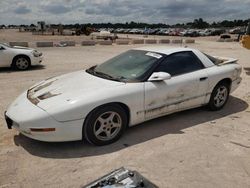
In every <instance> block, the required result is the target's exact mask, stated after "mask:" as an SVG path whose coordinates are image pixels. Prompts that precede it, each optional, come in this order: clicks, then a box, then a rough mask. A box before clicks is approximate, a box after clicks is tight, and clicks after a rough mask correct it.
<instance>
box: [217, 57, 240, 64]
mask: <svg viewBox="0 0 250 188" xmlns="http://www.w3.org/2000/svg"><path fill="white" fill-rule="evenodd" d="M213 57H214V58H216V59H218V60H220V62H219V63H218V64H217V65H218V66H221V65H226V64H231V63H237V61H238V59H234V58H230V57H219V56H213Z"/></svg>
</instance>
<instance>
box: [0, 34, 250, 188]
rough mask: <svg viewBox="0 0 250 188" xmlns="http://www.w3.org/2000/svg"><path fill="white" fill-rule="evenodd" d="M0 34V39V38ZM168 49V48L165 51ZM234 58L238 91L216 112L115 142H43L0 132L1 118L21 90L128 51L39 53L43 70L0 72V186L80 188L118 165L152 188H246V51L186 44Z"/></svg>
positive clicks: (249, 149)
mask: <svg viewBox="0 0 250 188" xmlns="http://www.w3.org/2000/svg"><path fill="white" fill-rule="evenodd" d="M2 36H3V35H1V32H0V41H1V40H4V39H3V37H2ZM169 46H171V45H169ZM189 46H190V47H194V48H198V49H200V50H203V51H204V52H207V53H210V54H213V55H219V56H229V57H235V58H238V59H239V63H240V64H241V65H242V66H243V67H244V69H243V70H244V71H243V73H242V77H243V81H242V84H241V86H240V87H239V88H238V90H236V91H235V92H234V93H233V94H232V96H231V97H230V99H229V101H228V104H227V105H226V106H225V108H224V109H223V110H221V111H218V112H211V111H208V110H207V109H206V108H197V109H193V110H188V111H184V112H180V113H175V114H172V115H168V116H165V117H162V118H158V119H155V120H151V121H149V122H146V123H143V124H141V125H138V126H135V127H132V128H130V129H129V130H127V131H126V133H125V135H124V136H123V137H122V138H121V139H120V140H119V141H118V142H116V143H114V144H111V145H108V146H104V147H95V146H92V145H89V144H87V143H83V142H81V141H78V142H67V143H44V142H38V141H34V140H31V139H29V138H26V137H24V136H22V135H20V134H19V133H18V132H16V131H15V130H8V129H7V128H6V124H5V122H4V118H3V113H4V110H5V109H6V108H7V106H8V104H10V103H11V102H12V101H13V100H14V99H15V98H16V97H17V96H18V95H19V94H20V93H21V92H22V91H24V90H25V89H27V88H28V87H30V86H31V85H32V84H34V83H36V82H38V81H40V80H42V79H45V78H48V77H51V76H55V75H60V74H64V73H67V72H71V71H76V70H79V69H84V68H87V67H89V66H91V65H95V64H98V63H101V62H103V61H104V60H106V59H108V58H110V57H112V56H114V55H117V54H118V53H120V52H123V51H125V50H127V49H130V48H134V47H136V46H134V45H127V46H116V45H113V46H94V47H80V46H76V47H65V48H56V47H55V48H41V49H39V50H41V51H42V52H43V53H44V57H45V59H44V62H43V66H39V67H34V68H32V69H31V70H29V71H25V72H17V71H12V70H11V69H9V68H1V69H0V187H25V188H26V187H31V188H33V187H45V186H46V187H80V186H83V185H85V184H87V183H89V182H90V181H93V180H95V179H97V178H98V177H100V176H102V175H104V174H106V173H108V172H110V171H112V170H114V169H116V168H119V167H121V166H125V167H127V168H129V169H132V170H137V171H139V172H140V173H141V174H142V175H144V176H145V177H146V178H148V179H150V180H151V181H152V182H154V183H155V184H157V185H158V186H159V187H162V188H166V187H192V188H193V187H209V188H210V187H223V188H224V187H233V188H235V187H239V188H244V187H250V158H249V156H250V136H249V135H250V121H249V120H250V116H249V115H250V109H249V103H250V89H249V87H250V85H249V84H250V77H249V75H250V62H249V61H250V53H249V52H250V51H247V50H246V49H244V48H242V47H241V46H240V45H239V44H238V43H235V42H233V43H217V42H214V40H212V39H211V40H208V39H206V40H203V39H202V38H199V39H197V42H196V44H192V45H189Z"/></svg>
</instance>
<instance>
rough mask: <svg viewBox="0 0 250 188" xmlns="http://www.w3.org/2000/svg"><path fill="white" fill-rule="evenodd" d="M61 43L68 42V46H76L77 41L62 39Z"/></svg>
mask: <svg viewBox="0 0 250 188" xmlns="http://www.w3.org/2000/svg"><path fill="white" fill-rule="evenodd" d="M60 44H66V46H75V45H76V42H75V41H60Z"/></svg>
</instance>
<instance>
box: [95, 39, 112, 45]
mask: <svg viewBox="0 0 250 188" xmlns="http://www.w3.org/2000/svg"><path fill="white" fill-rule="evenodd" d="M98 44H100V45H112V44H113V42H112V40H100V41H98Z"/></svg>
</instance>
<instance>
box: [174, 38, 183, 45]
mask: <svg viewBox="0 0 250 188" xmlns="http://www.w3.org/2000/svg"><path fill="white" fill-rule="evenodd" d="M172 43H173V44H181V43H182V39H173V40H172Z"/></svg>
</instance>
